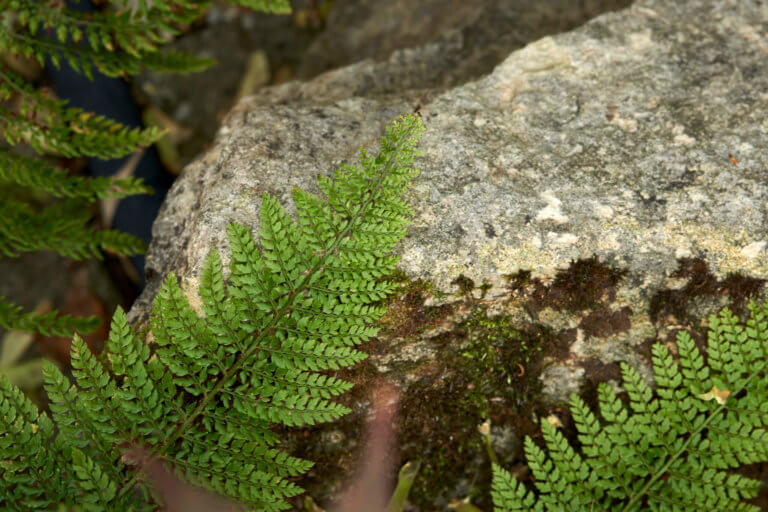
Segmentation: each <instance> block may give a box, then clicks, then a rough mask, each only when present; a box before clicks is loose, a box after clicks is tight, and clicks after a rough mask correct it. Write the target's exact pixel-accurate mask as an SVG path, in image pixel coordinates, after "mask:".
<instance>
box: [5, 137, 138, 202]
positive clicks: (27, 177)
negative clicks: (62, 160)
mask: <svg viewBox="0 0 768 512" xmlns="http://www.w3.org/2000/svg"><path fill="white" fill-rule="evenodd" d="M0 183H6V184H11V183H13V184H16V185H21V186H24V187H29V188H34V189H36V190H41V191H44V192H47V193H49V194H51V195H52V196H54V197H60V198H80V199H83V200H85V201H89V202H90V201H96V200H97V199H122V198H123V197H127V196H131V195H136V194H151V193H152V187H150V186H149V185H145V184H144V183H143V180H142V179H141V178H123V179H114V178H106V177H101V176H98V177H92V178H91V177H89V178H84V177H82V176H67V173H66V172H65V171H64V170H62V169H56V168H53V167H49V166H48V165H46V164H45V163H44V162H43V161H42V160H39V159H36V158H27V157H23V156H20V155H16V154H14V153H12V152H11V151H9V150H8V149H6V148H0Z"/></svg>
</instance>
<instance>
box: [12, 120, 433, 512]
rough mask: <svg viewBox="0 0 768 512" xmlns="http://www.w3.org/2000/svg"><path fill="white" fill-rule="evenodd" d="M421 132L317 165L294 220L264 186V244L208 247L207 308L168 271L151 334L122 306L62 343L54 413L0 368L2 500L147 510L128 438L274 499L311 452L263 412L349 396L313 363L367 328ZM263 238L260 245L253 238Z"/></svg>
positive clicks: (252, 501)
mask: <svg viewBox="0 0 768 512" xmlns="http://www.w3.org/2000/svg"><path fill="white" fill-rule="evenodd" d="M422 130H423V125H422V124H421V120H420V119H419V118H418V117H417V116H414V115H410V116H407V117H401V118H399V119H398V120H397V121H395V122H394V123H393V124H392V125H391V126H390V127H388V128H387V135H386V136H385V137H383V138H382V146H381V151H380V152H379V154H378V155H377V156H373V155H370V154H368V153H366V152H365V151H362V150H361V160H360V164H359V165H342V166H341V168H340V169H338V170H337V171H336V173H335V176H334V179H330V178H321V179H320V188H321V190H322V192H323V195H324V196H325V198H324V199H323V198H321V197H317V196H314V195H312V194H309V193H307V192H304V191H302V190H299V189H296V190H294V192H293V198H294V200H295V203H296V207H297V211H298V222H297V221H295V220H293V219H292V218H291V217H289V216H288V214H287V213H286V212H285V211H284V210H283V208H282V207H281V206H280V205H279V204H278V202H277V200H276V199H275V198H274V197H271V196H269V195H265V196H264V198H263V202H262V205H261V214H260V215H261V230H260V234H261V237H260V239H259V241H260V244H259V243H257V242H256V241H255V240H254V239H253V238H252V236H251V234H250V231H249V229H248V228H247V227H245V226H242V225H238V224H232V225H231V226H230V227H229V230H228V233H229V238H230V243H231V249H232V264H231V272H230V275H229V282H228V283H227V282H226V281H225V278H224V275H223V271H222V265H221V261H220V259H219V256H218V254H217V252H216V251H212V252H211V254H210V255H209V257H208V259H207V260H206V263H205V265H204V268H203V270H202V274H201V279H200V286H199V290H198V293H199V295H200V298H201V300H202V310H203V316H200V315H198V314H197V313H196V312H195V311H194V310H192V309H191V307H190V305H189V303H188V302H187V300H186V298H185V297H184V295H183V293H182V290H181V289H180V287H179V285H178V284H177V281H176V277H175V276H174V275H173V274H171V275H169V276H168V277H167V279H166V280H165V282H164V284H163V286H162V289H161V290H160V292H159V293H158V295H157V297H156V299H155V303H154V308H153V312H152V320H151V332H152V339H151V340H150V341H151V342H150V343H146V342H144V341H142V340H140V339H139V338H138V337H137V335H135V334H134V333H133V332H132V330H131V329H130V328H129V326H128V324H127V323H126V318H125V314H124V312H123V311H122V310H118V311H117V312H116V313H115V315H114V318H113V320H112V326H111V332H110V335H109V340H108V342H107V345H106V348H105V351H104V352H103V353H102V354H101V356H100V357H97V356H95V355H94V354H92V353H91V352H90V351H89V349H88V348H87V346H86V345H85V344H84V343H83V341H82V340H81V339H79V338H78V337H75V339H74V341H73V346H72V366H73V374H74V377H75V379H76V382H77V385H76V386H73V385H71V384H70V382H69V380H68V379H67V378H66V377H65V376H64V375H63V374H62V373H61V372H60V371H59V370H58V369H57V368H56V367H55V366H54V365H52V364H48V365H47V366H46V368H45V370H44V377H45V387H46V390H47V392H48V395H49V397H50V398H51V402H52V403H51V418H49V417H48V416H47V415H46V414H44V413H41V412H38V410H37V409H36V408H35V407H34V406H33V405H32V404H31V402H30V401H29V400H28V399H27V398H25V396H24V395H23V394H22V393H21V392H20V391H19V390H18V389H16V388H14V387H13V386H12V385H10V384H9V383H8V381H7V380H5V378H2V380H0V383H1V384H0V388H2V402H0V412H1V413H2V414H1V416H0V423H1V424H2V425H1V426H0V432H1V433H0V471H1V472H2V477H1V478H0V498H1V499H2V503H3V507H2V508H3V510H19V511H28V510H59V507H69V506H74V505H77V506H79V507H81V508H82V509H84V510H109V511H124V510H125V511H127V510H134V511H139V510H155V509H156V508H157V507H158V506H160V504H159V503H158V499H157V497H156V495H155V493H154V492H153V490H152V488H151V482H145V481H144V480H143V478H142V475H141V474H140V472H139V471H138V470H137V468H136V467H135V466H134V465H131V463H130V462H131V461H130V460H129V458H126V457H125V450H126V448H128V447H129V446H131V445H136V444H140V445H143V446H145V447H146V449H147V450H148V451H149V452H150V453H151V454H152V455H154V456H155V457H158V458H160V459H162V460H163V461H164V462H165V463H167V465H168V466H170V467H171V468H172V469H173V470H174V471H175V472H176V473H178V474H179V475H180V476H182V477H183V478H185V479H186V480H189V481H192V482H194V483H198V484H200V485H202V486H204V487H207V488H209V489H212V490H214V491H217V492H219V493H221V494H223V495H226V496H228V497H230V498H233V499H235V500H237V501H239V502H241V503H243V504H245V505H246V506H248V507H249V508H251V509H254V510H282V509H285V508H287V504H286V501H285V499H286V498H289V497H291V496H294V495H296V494H298V493H299V492H300V489H299V488H298V487H297V486H296V485H295V484H294V483H292V482H291V481H290V480H289V478H290V477H293V476H296V475H299V474H301V473H304V472H306V471H307V470H308V469H309V467H310V466H311V462H308V461H304V460H300V459H297V458H294V457H291V456H288V455H286V454H285V453H283V452H280V451H278V450H277V449H275V445H276V444H277V443H278V439H277V437H276V436H275V434H274V433H273V432H272V431H271V430H270V426H271V425H272V424H282V425H288V426H300V425H311V424H315V423H318V422H326V421H330V420H334V419H336V418H338V417H340V416H342V415H343V414H345V413H346V412H347V409H346V408H345V407H343V406H341V405H339V404H338V403H335V402H334V401H333V400H332V398H333V397H335V396H337V395H339V394H341V393H343V392H344V391H346V390H348V389H349V388H350V386H351V385H350V384H349V383H348V382H344V381H342V380H340V379H338V378H335V377H333V376H329V375H327V374H325V373H319V372H323V371H325V370H333V369H338V368H341V367H346V366H350V365H353V364H355V363H357V362H359V361H361V360H362V359H363V358H364V357H365V354H364V353H362V352H360V351H358V350H356V349H355V346H356V345H358V344H360V343H361V342H363V341H365V340H368V339H370V338H371V337H372V336H373V335H374V334H375V333H376V331H377V329H376V327H375V326H374V322H375V321H376V320H377V319H378V318H379V316H380V315H381V314H382V312H383V311H382V307H381V306H379V305H376V304H374V303H375V302H376V301H379V300H380V299H382V298H383V297H385V296H386V295H387V294H389V293H390V292H391V291H393V290H394V288H395V285H394V284H393V283H391V282H389V281H387V280H386V279H384V277H385V276H386V275H387V274H388V273H389V272H391V271H392V270H393V269H394V266H395V264H396V262H397V258H396V257H395V256H393V255H391V254H390V252H391V250H392V248H393V246H394V245H395V244H396V243H397V242H398V241H399V240H400V239H401V238H402V237H403V236H404V234H405V229H406V226H407V224H408V223H409V220H410V216H411V214H412V211H411V208H410V206H409V205H408V203H407V202H406V201H405V199H404V197H403V193H404V192H405V191H406V189H407V186H408V184H409V182H410V180H411V179H412V178H413V177H415V175H416V173H417V171H416V170H414V168H413V161H414V158H415V156H416V154H417V151H416V150H415V144H416V142H417V140H418V138H419V136H420V134H421V132H422ZM259 245H260V247H259Z"/></svg>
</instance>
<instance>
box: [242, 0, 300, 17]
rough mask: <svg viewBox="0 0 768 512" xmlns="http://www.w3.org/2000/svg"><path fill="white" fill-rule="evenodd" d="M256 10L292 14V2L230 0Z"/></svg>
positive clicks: (284, 0)
mask: <svg viewBox="0 0 768 512" xmlns="http://www.w3.org/2000/svg"><path fill="white" fill-rule="evenodd" d="M229 1H230V2H232V3H236V4H240V5H242V6H243V7H248V8H249V9H253V10H254V11H262V12H268V13H272V14H290V13H291V2H290V1H289V0H229Z"/></svg>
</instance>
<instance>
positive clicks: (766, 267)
mask: <svg viewBox="0 0 768 512" xmlns="http://www.w3.org/2000/svg"><path fill="white" fill-rule="evenodd" d="M766 26H768V6H766V5H765V4H764V3H762V4H761V3H759V2H756V1H754V2H749V1H744V0H717V1H715V0H686V1H674V2H673V1H662V0H643V1H638V2H636V3H635V4H634V5H633V6H632V7H631V8H628V9H626V10H623V11H620V12H616V13H611V14H607V15H604V16H601V17H599V18H597V19H595V20H593V21H591V22H589V23H587V24H586V25H584V26H583V27H581V28H579V29H576V30H574V31H572V32H569V33H564V34H560V35H557V36H553V37H546V38H544V39H541V40H538V41H536V42H533V43H531V44H529V45H528V46H526V47H525V48H523V49H521V50H519V51H516V52H514V53H512V54H511V55H509V57H508V58H507V59H506V60H504V62H502V63H501V64H500V65H499V66H498V67H496V68H495V69H494V70H493V71H492V72H491V73H490V74H488V75H487V76H484V77H482V78H480V79H478V80H476V81H473V82H469V83H466V84H465V85H462V86H458V87H455V88H451V89H448V90H446V91H437V92H434V91H433V92H430V91H429V90H426V91H424V90H421V91H419V92H414V91H413V90H411V91H409V92H405V93H397V92H394V91H387V94H379V95H377V94H368V95H366V96H360V97H350V98H343V94H342V93H340V92H338V91H343V89H341V87H342V86H343V83H344V80H343V77H344V76H346V77H349V78H350V80H352V79H354V77H355V76H356V73H358V72H365V71H366V70H370V67H368V68H367V67H366V66H369V65H370V63H366V62H362V63H360V64H357V65H353V66H351V67H348V68H345V69H342V70H339V71H333V72H330V73H328V74H326V75H321V76H319V77H318V78H317V79H315V80H314V81H312V82H308V83H304V84H299V83H295V84H286V85H285V86H281V87H276V88H272V89H270V90H268V91H267V93H266V94H265V95H261V96H259V97H252V98H246V99H244V100H243V101H241V102H240V103H239V104H238V105H237V106H236V107H235V108H234V110H233V111H232V112H231V113H230V114H229V116H228V117H227V119H226V120H225V123H224V125H223V126H222V128H221V129H220V130H219V132H218V135H217V138H216V142H215V144H214V146H213V147H212V149H211V150H210V151H209V152H207V153H206V154H205V155H203V156H202V157H201V158H199V159H198V160H197V161H196V162H194V163H193V164H191V165H190V166H189V167H187V169H186V170H185V172H184V174H183V176H182V177H181V178H180V179H179V180H178V181H177V183H176V184H175V185H174V188H173V190H172V191H171V194H170V196H169V197H168V199H167V201H166V203H165V205H164V207H163V210H162V212H161V214H160V217H159V218H158V220H157V222H156V224H155V226H154V241H153V243H152V245H151V247H150V251H149V254H148V258H147V269H148V283H149V284H148V287H147V290H146V291H145V293H144V295H143V296H142V299H141V300H140V301H139V302H137V304H136V305H135V306H134V308H133V309H132V310H131V313H130V316H131V318H132V319H133V320H134V321H136V322H139V323H141V322H143V321H145V320H146V317H147V313H148V310H149V301H150V299H151V297H152V296H153V294H154V293H155V292H156V290H157V287H158V285H159V283H160V281H161V279H162V277H163V276H164V275H165V274H167V273H168V272H169V271H171V270H172V271H174V272H176V273H177V274H178V275H180V276H182V277H183V279H184V286H185V287H186V289H187V290H188V292H189V294H190V296H192V297H194V290H195V286H196V278H197V276H198V274H199V271H200V268H201V265H202V263H203V261H204V259H205V257H206V255H207V254H208V252H209V251H210V250H211V249H212V248H218V249H219V250H220V252H221V254H222V257H223V260H224V261H225V264H226V263H227V262H228V257H229V253H228V246H227V241H226V235H225V227H226V225H227V224H229V223H230V222H233V221H238V222H242V223H246V224H248V225H250V226H253V227H254V228H256V227H257V226H258V211H259V204H260V197H261V194H262V193H263V192H265V191H267V192H270V193H272V194H275V195H276V196H277V197H278V198H280V200H281V201H282V202H283V203H284V204H286V205H287V206H288V207H289V209H290V208H292V205H291V201H290V191H291V190H292V188H293V187H294V186H297V185H298V186H300V187H304V188H306V189H309V190H312V191H317V187H316V185H315V178H316V176H317V175H318V174H319V173H329V172H330V171H331V170H332V169H333V168H334V166H336V165H338V164H339V163H340V162H342V161H349V160H351V159H353V158H354V156H355V153H356V148H357V147H358V146H359V145H361V144H362V145H364V146H367V147H373V146H375V144H376V142H377V140H378V137H379V136H380V135H381V133H382V132H383V128H384V126H385V125H386V124H387V123H388V122H389V121H390V120H391V119H393V118H394V117H395V116H396V115H397V114H400V113H405V112H409V111H412V110H414V109H415V108H416V107H417V104H420V112H421V115H422V116H423V118H424V121H425V124H426V126H427V131H426V133H425V135H424V137H423V140H422V144H421V149H422V150H423V151H424V153H425V154H424V157H423V158H421V159H420V161H419V166H420V168H421V169H422V173H421V176H420V177H419V178H418V179H417V181H416V183H415V185H414V188H413V193H412V201H413V204H414V205H415V208H416V217H415V220H414V223H413V225H412V228H411V229H410V232H409V235H408V237H407V238H406V240H405V241H404V242H403V243H402V244H401V245H400V247H399V253H400V255H401V256H402V260H401V263H400V268H401V269H402V271H403V272H404V275H405V276H407V279H406V281H408V282H407V284H406V288H405V291H404V293H403V295H402V296H400V297H396V298H395V299H393V300H392V301H390V312H389V313H388V315H387V317H386V318H385V325H386V327H387V329H386V330H385V331H384V332H383V334H382V336H381V338H380V340H378V341H377V342H376V343H372V344H371V346H370V347H366V350H367V351H368V352H370V353H371V354H372V357H371V358H370V359H369V360H368V362H367V363H366V364H365V365H363V368H362V369H360V370H358V371H351V372H347V373H346V376H348V377H349V378H351V379H353V380H355V381H356V382H358V383H359V384H360V386H358V388H356V389H357V390H356V392H355V393H353V394H352V395H351V396H350V397H348V398H347V400H348V403H349V404H350V405H351V406H352V407H353V410H354V411H355V413H354V414H352V415H350V417H349V418H348V419H347V420H346V421H345V422H342V423H337V424H334V425H331V426H328V427H323V428H318V429H315V434H316V435H313V436H309V437H302V436H300V435H297V436H295V437H294V438H291V439H293V441H292V442H293V445H294V446H295V447H296V448H297V449H299V450H300V452H301V453H304V454H305V455H306V456H308V457H309V458H312V459H313V460H316V461H318V466H317V469H316V471H317V472H316V473H314V474H312V475H310V476H311V477H312V478H314V480H313V479H312V478H310V480H308V481H306V482H304V484H305V485H307V486H308V488H309V489H310V492H311V493H312V494H313V495H314V496H315V497H317V498H323V497H326V496H328V495H329V494H331V493H332V492H333V491H334V490H336V486H337V485H338V483H339V482H340V481H341V475H342V474H344V472H346V471H348V470H349V468H350V467H352V466H353V465H354V463H355V460H354V457H353V456H350V455H349V453H350V450H351V449H352V448H354V446H355V445H356V439H357V432H358V429H359V427H360V426H361V424H362V421H363V418H364V411H365V408H366V406H367V398H366V393H367V391H368V389H369V388H370V385H371V383H372V382H374V381H375V380H376V379H377V378H380V377H382V376H383V377H386V378H388V379H390V380H394V381H395V382H397V383H398V385H399V386H400V388H401V389H402V391H403V402H402V414H401V420H400V443H401V451H400V457H401V458H402V460H405V459H408V458H413V457H420V458H422V459H423V462H424V464H423V469H422V472H421V474H420V478H419V479H418V480H417V484H416V487H415V489H414V496H413V502H414V503H416V506H417V507H418V508H420V509H422V510H436V509H440V508H442V507H444V506H445V504H446V503H448V501H450V500H451V499H454V498H461V497H463V496H466V495H467V494H473V495H475V494H477V496H478V498H476V501H477V502H478V503H480V504H483V503H485V504H487V494H486V493H485V492H484V489H486V488H487V472H488V463H487V460H486V459H484V454H483V451H482V448H481V445H480V443H479V441H478V439H479V438H478V434H477V432H476V430H475V429H476V426H477V425H478V424H479V423H481V422H482V421H483V420H485V419H487V418H490V419H491V422H492V428H491V432H492V436H493V440H494V446H495V448H496V450H497V454H498V455H499V457H500V458H501V460H502V462H505V463H507V464H514V463H516V462H518V461H519V456H520V451H519V442H518V441H519V437H520V435H521V434H525V433H531V432H533V431H534V425H535V421H534V420H535V417H534V415H539V416H540V415H543V414H550V413H555V414H557V415H558V416H559V417H560V419H561V421H562V422H563V423H564V424H566V426H567V425H568V422H569V418H568V416H567V413H566V412H565V411H564V410H563V409H561V408H558V404H560V403H561V401H562V400H564V399H565V398H567V396H568V394H569V393H570V392H573V391H581V392H583V393H585V394H586V396H588V397H589V396H590V394H591V393H592V392H593V391H594V383H595V382H597V381H613V382H616V383H617V382H618V381H617V379H618V376H619V375H618V366H617V363H618V362H620V361H627V362H629V363H630V364H632V365H634V366H636V367H638V368H639V369H640V370H641V371H643V372H645V373H646V374H648V367H649V366H648V365H649V360H648V355H649V345H650V343H652V342H656V341H662V342H666V341H670V340H672V339H674V334H675V333H676V332H677V331H678V330H680V329H681V328H685V329H696V331H695V334H696V339H697V340H698V341H701V340H702V339H703V334H705V333H703V332H702V331H701V328H702V327H704V326H705V325H706V317H707V315H708V314H710V313H714V312H717V311H719V310H720V309H721V308H722V307H723V306H724V305H729V306H730V307H731V308H732V310H735V311H737V312H742V313H743V312H744V304H745V302H746V299H747V298H750V297H755V298H759V299H765V298H766V295H767V294H766V288H765V283H766V279H768V253H767V252H766V247H767V246H768V233H767V230H766V226H768V177H766V169H768V117H766V114H765V113H766V112H768V93H766V92H765V91H768V36H767V35H766V28H765V27H766ZM430 51H433V49H430V48H429V45H427V46H425V47H423V48H421V49H412V50H409V51H408V52H411V53H410V54H411V55H418V54H419V52H430ZM407 54H408V53H403V52H402V51H401V52H396V53H395V54H394V55H393V56H392V58H391V59H390V61H389V62H393V61H397V59H402V57H403V55H407ZM435 58H437V56H435ZM394 65H396V62H394V63H393V66H394ZM382 66H383V67H386V66H384V65H382ZM340 77H341V78H340ZM334 80H335V81H336V82H335V85H334V87H333V88H331V89H329V88H328V83H329V81H334ZM297 91H301V94H299V95H298V96H297ZM315 93H316V94H315ZM296 99H300V100H301V101H299V102H297V103H292V101H293V100H296ZM306 439H309V440H310V441H307V440H306ZM352 453H354V452H352ZM448 469H450V471H448V472H447V473H446V471H447V470H448ZM478 489H479V491H478Z"/></svg>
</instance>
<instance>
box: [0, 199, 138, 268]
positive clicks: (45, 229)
mask: <svg viewBox="0 0 768 512" xmlns="http://www.w3.org/2000/svg"><path fill="white" fill-rule="evenodd" d="M30 210H31V208H29V206H28V205H27V204H26V203H24V202H21V201H13V200H5V201H4V203H3V204H2V205H0V217H2V218H3V219H4V222H3V223H2V224H0V253H2V254H4V255H6V256H9V257H16V256H18V255H19V254H20V253H23V252H30V251H40V250H52V251H55V252H57V253H59V254H61V255H62V256H66V257H69V258H73V259H75V260H82V259H86V258H99V259H101V257H102V252H101V251H102V249H104V250H108V251H112V252H115V253H119V254H125V255H127V256H131V255H134V254H140V253H142V252H144V251H145V249H146V243H145V242H144V241H143V240H141V239H139V238H137V237H136V236H134V235H131V234H128V233H122V232H120V231H117V230H95V229H88V228H87V223H88V221H89V220H90V218H91V213H90V211H89V209H86V208H83V204H82V202H81V201H79V200H73V199H68V200H65V201H62V202H59V203H54V204H52V205H50V206H48V207H46V208H44V209H43V210H42V211H41V212H39V213H35V212H32V211H30Z"/></svg>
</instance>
